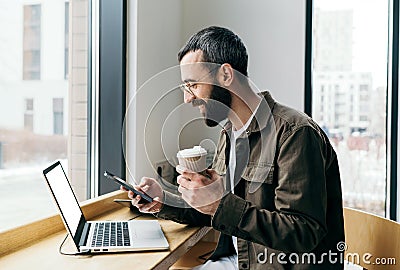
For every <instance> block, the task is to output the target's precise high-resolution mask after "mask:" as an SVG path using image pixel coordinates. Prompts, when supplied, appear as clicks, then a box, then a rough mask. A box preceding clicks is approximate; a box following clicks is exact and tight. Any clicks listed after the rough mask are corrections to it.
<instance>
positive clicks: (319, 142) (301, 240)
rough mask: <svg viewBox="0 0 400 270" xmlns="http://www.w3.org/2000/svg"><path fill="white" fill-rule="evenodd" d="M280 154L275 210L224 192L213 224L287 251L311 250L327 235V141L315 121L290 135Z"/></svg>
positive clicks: (237, 234)
mask: <svg viewBox="0 0 400 270" xmlns="http://www.w3.org/2000/svg"><path fill="white" fill-rule="evenodd" d="M277 151H279V152H278V153H277V155H276V169H278V171H277V178H278V179H277V187H276V189H275V200H274V202H275V207H276V211H268V210H266V209H260V208H259V207H257V205H255V204H252V203H251V202H249V201H246V200H244V199H242V198H240V197H238V196H236V195H234V194H228V195H227V196H225V197H224V198H223V199H222V200H221V202H220V204H219V207H218V209H217V211H216V213H215V215H214V216H213V219H212V226H213V227H214V228H215V229H217V230H219V231H221V232H222V233H225V234H228V235H234V236H237V237H239V238H242V239H245V240H248V241H251V242H255V243H258V244H261V245H264V246H268V247H270V248H273V249H277V250H281V251H284V252H309V251H311V250H313V249H314V248H315V247H316V246H317V245H318V244H319V242H320V241H321V239H322V238H323V237H324V236H325V235H326V233H327V229H326V222H325V219H326V217H325V216H326V207H327V195H326V194H327V192H326V183H325V181H326V179H325V166H326V165H325V164H326V162H325V160H326V152H327V151H326V144H325V141H324V139H323V137H322V136H321V135H320V134H319V133H318V131H316V130H314V129H313V128H312V127H301V128H299V129H297V130H296V131H294V132H293V133H292V134H291V135H289V136H288V137H287V139H285V140H284V141H283V142H282V143H281V145H280V147H278V148H277Z"/></svg>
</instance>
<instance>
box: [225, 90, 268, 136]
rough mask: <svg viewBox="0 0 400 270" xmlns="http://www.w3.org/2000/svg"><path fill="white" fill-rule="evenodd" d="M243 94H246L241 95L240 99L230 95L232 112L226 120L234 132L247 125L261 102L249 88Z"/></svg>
mask: <svg viewBox="0 0 400 270" xmlns="http://www.w3.org/2000/svg"><path fill="white" fill-rule="evenodd" d="M243 92H244V93H246V94H242V95H241V97H239V96H237V95H235V94H234V95H232V104H231V108H232V110H231V112H230V113H229V116H228V119H229V120H230V121H231V123H232V126H233V129H234V130H239V129H241V128H242V127H243V126H244V125H245V124H246V123H247V121H248V120H249V119H250V117H251V116H252V115H253V113H254V112H255V110H256V109H257V107H258V105H259V104H260V101H261V97H260V96H259V95H257V94H256V93H254V92H253V90H252V89H251V88H250V87H249V88H248V89H246V91H242V93H243Z"/></svg>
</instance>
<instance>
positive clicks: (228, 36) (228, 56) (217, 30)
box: [178, 26, 248, 77]
mask: <svg viewBox="0 0 400 270" xmlns="http://www.w3.org/2000/svg"><path fill="white" fill-rule="evenodd" d="M197 50H201V51H202V52H203V59H202V61H203V62H210V63H216V64H220V65H222V64H224V63H228V64H230V65H231V66H232V68H233V69H235V70H236V71H239V72H240V73H242V74H243V75H245V76H246V77H247V62H248V56H247V51H246V47H245V46H244V44H243V42H242V40H241V39H240V38H239V37H238V36H237V35H236V34H235V33H233V32H232V31H231V30H229V29H227V28H223V27H219V26H210V27H207V28H205V29H203V30H200V31H199V32H197V33H196V34H194V35H193V36H191V37H190V39H189V40H188V42H187V43H186V44H185V46H184V47H183V48H182V49H181V50H180V51H179V52H178V61H179V62H181V60H182V58H183V57H184V56H185V55H186V54H187V53H189V52H194V51H197Z"/></svg>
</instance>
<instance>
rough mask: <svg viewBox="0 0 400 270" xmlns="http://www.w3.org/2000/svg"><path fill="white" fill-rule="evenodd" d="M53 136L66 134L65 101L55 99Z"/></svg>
mask: <svg viewBox="0 0 400 270" xmlns="http://www.w3.org/2000/svg"><path fill="white" fill-rule="evenodd" d="M53 134H54V135H63V134H64V99H63V98H53Z"/></svg>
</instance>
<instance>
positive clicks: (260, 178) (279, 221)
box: [157, 92, 344, 269]
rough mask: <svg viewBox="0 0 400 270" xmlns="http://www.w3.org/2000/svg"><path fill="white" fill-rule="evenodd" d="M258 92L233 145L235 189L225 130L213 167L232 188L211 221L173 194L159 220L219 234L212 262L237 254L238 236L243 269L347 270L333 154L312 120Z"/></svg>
mask: <svg viewBox="0 0 400 270" xmlns="http://www.w3.org/2000/svg"><path fill="white" fill-rule="evenodd" d="M261 95H262V96H263V97H264V99H262V102H261V104H260V106H259V108H258V110H257V112H256V113H255V117H254V118H253V120H252V122H251V123H250V126H249V127H248V129H247V130H246V132H244V133H243V134H242V136H240V137H239V138H238V139H237V140H236V167H237V168H236V170H235V182H237V183H236V185H235V187H234V188H233V189H232V188H231V187H230V184H229V181H227V179H229V172H227V164H228V159H227V157H229V149H230V146H229V144H230V140H229V136H230V132H231V125H230V123H229V122H228V123H227V125H226V126H225V128H224V129H223V131H222V132H221V136H220V141H219V144H218V146H217V151H216V154H215V157H214V162H213V165H212V168H213V169H215V170H216V171H217V173H218V174H220V175H221V176H224V177H225V181H226V187H227V191H226V194H225V196H224V197H223V198H222V199H221V202H220V204H219V206H218V209H217V211H216V213H215V214H214V216H209V215H205V214H202V213H200V212H198V211H197V210H195V209H193V208H185V202H183V201H182V199H180V198H179V197H177V196H175V195H172V194H169V193H168V192H166V193H165V195H166V196H165V204H164V206H163V208H162V209H161V211H160V212H159V213H158V214H157V216H158V217H161V218H166V219H171V220H175V221H177V222H180V223H187V224H191V225H196V226H212V227H213V228H214V229H216V230H218V231H220V232H221V236H220V239H219V242H218V245H217V248H216V250H215V252H214V254H213V255H212V256H211V259H212V260H217V259H218V258H220V257H222V256H228V255H231V254H233V253H235V252H236V251H235V249H234V248H233V245H232V240H231V239H232V238H231V236H236V237H237V238H238V261H239V269H343V265H342V263H341V262H342V261H343V253H342V252H341V251H342V250H341V248H339V250H338V248H337V245H338V244H339V245H340V243H341V242H342V241H344V223H343V207H342V192H341V183H340V175H339V167H338V160H337V156H336V153H335V151H334V150H333V148H332V146H331V144H330V142H329V139H328V138H327V136H326V135H325V133H324V132H323V131H322V130H321V128H320V127H318V125H317V124H316V123H315V122H314V121H313V120H312V119H311V118H309V117H308V116H307V115H305V114H303V113H301V112H298V111H296V110H294V109H291V108H288V107H286V106H283V105H281V104H279V103H277V102H276V101H275V100H273V98H272V97H271V95H270V94H269V92H264V93H262V94H261ZM228 171H229V170H228ZM231 190H232V191H234V194H233V193H232V192H231ZM171 201H174V203H175V205H176V204H177V202H178V203H181V206H182V207H173V206H170V202H171ZM335 262H336V263H335ZM332 263H334V264H332Z"/></svg>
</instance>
